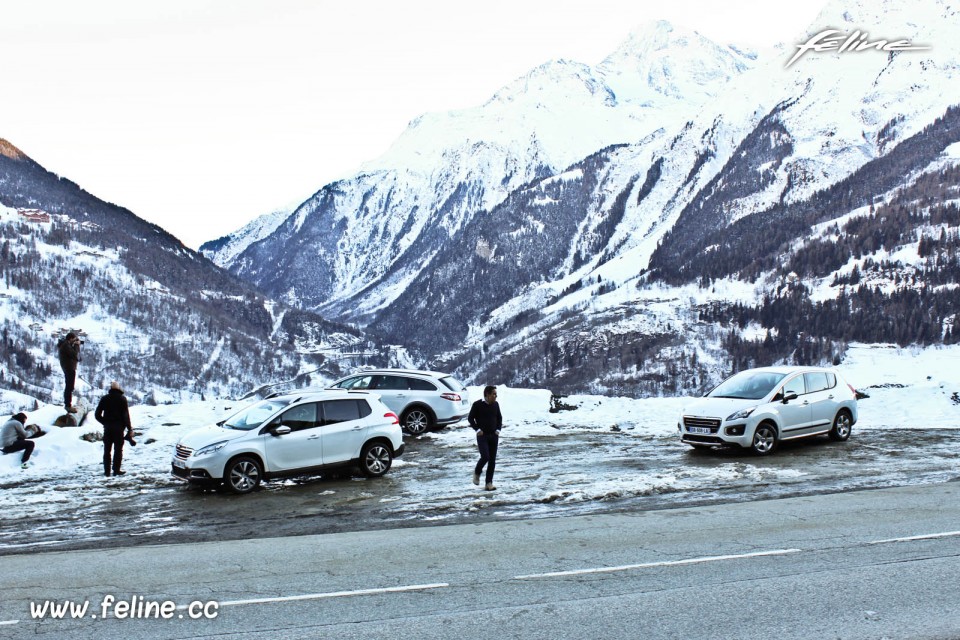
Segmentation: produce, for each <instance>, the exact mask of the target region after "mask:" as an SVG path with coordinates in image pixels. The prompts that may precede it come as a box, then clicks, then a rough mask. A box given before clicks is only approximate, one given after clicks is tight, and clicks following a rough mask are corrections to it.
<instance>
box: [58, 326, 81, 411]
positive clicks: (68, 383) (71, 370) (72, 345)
mask: <svg viewBox="0 0 960 640" xmlns="http://www.w3.org/2000/svg"><path fill="white" fill-rule="evenodd" d="M81 344H83V342H81V341H80V338H79V337H77V334H75V333H74V332H73V331H71V332H70V333H68V334H67V337H66V338H64V339H63V340H61V341H60V342H59V343H58V344H57V355H58V356H59V358H60V368H61V369H63V378H64V388H63V408H64V409H66V410H67V411H68V412H69V413H76V412H77V410H76V409H75V408H74V406H73V387H74V385H76V382H77V364H78V363H79V362H80V345H81Z"/></svg>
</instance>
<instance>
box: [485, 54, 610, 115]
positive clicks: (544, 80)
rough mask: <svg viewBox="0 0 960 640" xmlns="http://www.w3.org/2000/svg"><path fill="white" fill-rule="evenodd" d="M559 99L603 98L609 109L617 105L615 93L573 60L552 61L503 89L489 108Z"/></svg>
mask: <svg viewBox="0 0 960 640" xmlns="http://www.w3.org/2000/svg"><path fill="white" fill-rule="evenodd" d="M557 95H562V96H563V97H564V99H565V100H577V99H580V100H596V99H597V98H598V97H599V99H600V100H601V101H602V102H604V103H605V104H607V105H608V106H614V105H615V104H616V97H615V96H614V95H613V92H612V91H610V88H609V87H608V86H606V84H605V83H604V82H603V81H602V80H601V79H600V78H598V77H597V75H596V74H594V72H593V70H592V69H591V68H590V67H589V66H587V65H585V64H581V63H579V62H573V61H570V60H551V61H549V62H546V63H544V64H542V65H540V66H539V67H536V68H535V69H533V70H532V71H530V72H529V73H528V74H526V75H525V76H523V77H521V78H518V79H517V80H515V81H513V82H511V83H510V84H508V85H507V86H505V87H504V88H502V89H501V90H500V91H498V92H497V93H496V94H494V96H493V97H492V98H491V99H490V100H489V101H488V102H487V105H497V104H500V105H504V104H509V103H512V102H518V101H522V100H526V101H528V102H533V103H537V104H543V103H545V102H548V101H550V100H551V98H554V97H556V96H557Z"/></svg>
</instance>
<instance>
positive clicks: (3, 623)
mask: <svg viewBox="0 0 960 640" xmlns="http://www.w3.org/2000/svg"><path fill="white" fill-rule="evenodd" d="M18 622H20V621H19V620H3V621H2V622H0V627H2V626H3V625H5V624H17V623H18Z"/></svg>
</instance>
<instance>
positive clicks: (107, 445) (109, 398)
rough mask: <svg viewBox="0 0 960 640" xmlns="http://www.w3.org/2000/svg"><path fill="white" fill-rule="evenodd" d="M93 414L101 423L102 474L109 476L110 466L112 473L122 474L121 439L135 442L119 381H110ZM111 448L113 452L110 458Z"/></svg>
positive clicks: (134, 443)
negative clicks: (105, 393)
mask: <svg viewBox="0 0 960 640" xmlns="http://www.w3.org/2000/svg"><path fill="white" fill-rule="evenodd" d="M93 416H94V417H95V418H96V419H97V422H99V423H100V424H102V425H103V475H105V476H106V477H108V478H109V477H110V469H111V467H112V468H113V475H115V476H122V475H124V474H125V473H126V471H121V470H120V464H121V463H122V462H123V441H124V439H127V440H129V441H130V444H131V445H136V442H134V441H133V426H131V424H130V409H129V407H128V405H127V399H126V398H125V397H124V395H123V389H121V388H120V383H118V382H111V383H110V391H109V392H107V395H105V396H103V397H102V398H100V402H99V403H98V404H97V410H96V411H95V412H94V414H93ZM124 431H126V432H127V434H128V435H127V437H126V438H124V435H123V432H124ZM111 450H112V453H113V457H112V460H111V455H110V454H111Z"/></svg>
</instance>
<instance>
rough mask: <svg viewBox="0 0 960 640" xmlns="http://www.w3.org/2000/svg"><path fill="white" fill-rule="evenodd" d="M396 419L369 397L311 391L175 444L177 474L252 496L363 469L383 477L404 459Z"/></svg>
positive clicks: (265, 404)
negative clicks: (299, 480) (289, 481)
mask: <svg viewBox="0 0 960 640" xmlns="http://www.w3.org/2000/svg"><path fill="white" fill-rule="evenodd" d="M403 448H404V445H403V433H402V431H401V429H400V420H399V419H398V418H397V415H396V414H395V413H394V412H392V411H391V410H390V409H389V408H387V407H386V406H385V405H384V404H383V403H382V402H380V399H379V398H378V397H377V396H376V395H374V394H370V393H364V392H357V391H320V392H317V391H312V392H301V393H290V394H287V395H281V396H275V397H270V398H267V399H266V400H261V401H260V402H257V403H255V404H253V405H250V406H248V407H246V408H244V409H242V410H241V411H239V412H238V413H235V414H234V415H232V416H230V417H229V418H227V419H226V420H224V421H223V422H220V423H219V424H217V425H213V426H209V427H204V428H201V429H198V430H196V431H193V432H191V433H188V434H187V435H185V436H183V437H182V438H181V439H180V441H179V442H177V445H176V449H175V451H174V455H173V460H172V461H171V464H172V473H173V475H175V476H177V477H179V478H182V479H184V480H188V481H190V482H193V483H198V484H200V483H223V484H225V485H226V486H227V488H229V489H230V490H231V491H233V492H234V493H249V492H250V491H253V490H254V489H256V488H257V486H259V484H260V481H261V480H267V479H270V478H275V477H283V476H292V475H304V474H312V473H319V472H322V471H325V470H328V469H331V468H336V467H349V466H352V467H359V468H360V470H361V471H362V472H363V473H364V475H366V476H369V477H378V476H382V475H383V474H385V473H386V472H387V471H388V470H389V469H390V466H391V464H392V462H393V459H394V458H396V457H398V456H400V455H402V454H403Z"/></svg>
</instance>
